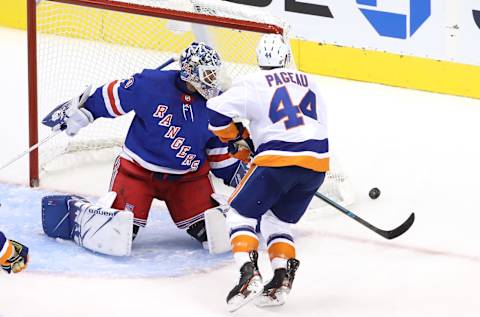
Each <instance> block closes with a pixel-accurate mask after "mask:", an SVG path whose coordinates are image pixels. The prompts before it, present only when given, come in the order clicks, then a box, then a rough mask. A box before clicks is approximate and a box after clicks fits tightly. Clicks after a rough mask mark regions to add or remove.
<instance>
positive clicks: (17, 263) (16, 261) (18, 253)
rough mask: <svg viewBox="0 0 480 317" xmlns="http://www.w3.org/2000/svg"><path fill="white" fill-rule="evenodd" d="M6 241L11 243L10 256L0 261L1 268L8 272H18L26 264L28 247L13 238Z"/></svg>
mask: <svg viewBox="0 0 480 317" xmlns="http://www.w3.org/2000/svg"><path fill="white" fill-rule="evenodd" d="M7 243H10V244H11V248H12V251H11V252H12V253H11V254H12V256H11V257H10V258H8V259H7V260H5V261H4V262H2V263H0V264H1V266H2V269H3V270H4V271H5V272H7V273H8V274H10V273H11V272H13V273H19V272H21V271H23V270H25V269H26V268H27V264H28V248H27V247H26V246H24V245H23V244H21V243H20V242H17V241H14V240H10V241H7Z"/></svg>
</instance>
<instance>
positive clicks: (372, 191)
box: [368, 187, 380, 199]
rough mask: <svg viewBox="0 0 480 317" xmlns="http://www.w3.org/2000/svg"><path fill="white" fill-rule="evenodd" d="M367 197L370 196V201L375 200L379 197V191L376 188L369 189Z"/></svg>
mask: <svg viewBox="0 0 480 317" xmlns="http://www.w3.org/2000/svg"><path fill="white" fill-rule="evenodd" d="M368 196H370V198H371V199H377V198H378V197H380V189H378V188H377V187H374V188H372V189H370V191H369V192H368Z"/></svg>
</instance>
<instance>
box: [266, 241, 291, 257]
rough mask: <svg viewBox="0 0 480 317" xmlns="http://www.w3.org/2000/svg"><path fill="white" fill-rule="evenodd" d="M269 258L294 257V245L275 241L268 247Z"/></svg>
mask: <svg viewBox="0 0 480 317" xmlns="http://www.w3.org/2000/svg"><path fill="white" fill-rule="evenodd" d="M268 255H269V256H270V260H272V259H274V258H282V259H287V260H288V259H292V258H294V257H295V247H294V246H293V245H291V244H288V243H285V242H276V243H273V244H272V245H270V247H269V248H268Z"/></svg>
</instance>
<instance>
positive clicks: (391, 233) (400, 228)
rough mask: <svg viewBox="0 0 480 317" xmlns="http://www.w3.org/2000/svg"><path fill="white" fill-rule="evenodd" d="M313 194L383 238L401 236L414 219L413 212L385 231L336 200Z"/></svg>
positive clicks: (317, 193)
mask: <svg viewBox="0 0 480 317" xmlns="http://www.w3.org/2000/svg"><path fill="white" fill-rule="evenodd" d="M315 196H316V197H318V198H320V199H321V200H323V201H324V202H326V203H327V204H329V205H330V206H332V207H333V208H335V209H337V210H339V211H341V212H343V213H344V214H345V215H347V216H349V217H350V218H352V219H353V220H355V221H357V222H359V223H361V224H362V225H364V226H365V227H367V228H368V229H370V230H372V231H373V232H375V233H377V234H379V235H381V236H382V237H384V238H385V239H388V240H392V239H395V238H397V237H399V236H401V235H402V234H404V233H405V232H406V231H407V230H408V229H410V227H411V226H412V225H413V222H414V221H415V214H414V213H412V214H411V215H410V216H409V217H408V219H407V220H405V222H404V223H402V224H401V225H400V226H398V227H397V228H395V229H393V230H390V231H387V230H382V229H379V228H377V227H375V226H374V225H372V224H371V223H369V222H367V221H365V220H363V219H362V218H360V217H359V216H357V215H356V214H354V213H353V212H351V211H350V210H348V209H347V208H345V207H343V206H340V205H339V204H337V203H336V202H334V201H333V200H331V199H330V198H327V197H326V196H324V195H323V194H321V193H319V192H316V193H315Z"/></svg>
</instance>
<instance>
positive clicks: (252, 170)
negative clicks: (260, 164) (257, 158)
mask: <svg viewBox="0 0 480 317" xmlns="http://www.w3.org/2000/svg"><path fill="white" fill-rule="evenodd" d="M256 168H257V167H256V166H255V165H252V166H251V167H250V169H249V170H248V171H247V173H246V174H245V175H244V176H243V178H242V180H241V181H240V184H238V185H237V187H236V188H235V190H234V191H233V193H232V195H230V198H228V203H229V204H230V203H231V202H232V200H234V199H235V197H236V196H237V195H238V193H239V192H240V190H242V188H243V186H244V185H245V183H246V182H247V180H248V179H249V178H250V176H251V175H252V174H253V172H254V171H255V169H256Z"/></svg>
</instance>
